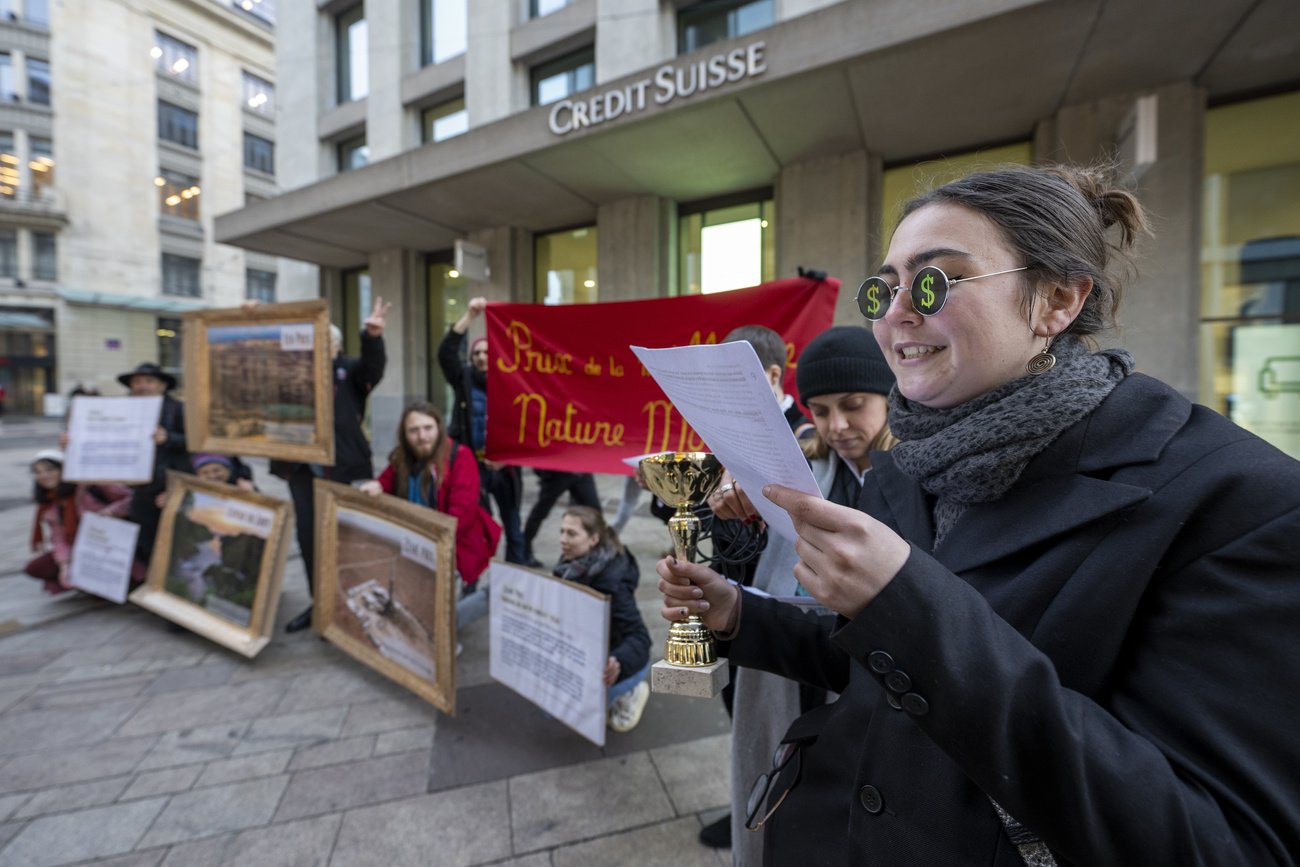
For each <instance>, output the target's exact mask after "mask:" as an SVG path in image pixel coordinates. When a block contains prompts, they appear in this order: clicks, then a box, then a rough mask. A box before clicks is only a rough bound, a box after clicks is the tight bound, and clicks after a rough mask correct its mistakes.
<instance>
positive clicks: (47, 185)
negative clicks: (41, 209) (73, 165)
mask: <svg viewBox="0 0 1300 867" xmlns="http://www.w3.org/2000/svg"><path fill="white" fill-rule="evenodd" d="M27 150H28V160H27V168H28V169H30V170H31V177H32V196H33V197H34V198H38V199H39V198H42V197H43V196H47V195H49V194H51V193H53V192H54V142H52V141H50V140H49V139H47V138H36V137H35V136H31V137H29V138H28V139H27Z"/></svg>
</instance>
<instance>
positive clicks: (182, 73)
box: [149, 30, 199, 84]
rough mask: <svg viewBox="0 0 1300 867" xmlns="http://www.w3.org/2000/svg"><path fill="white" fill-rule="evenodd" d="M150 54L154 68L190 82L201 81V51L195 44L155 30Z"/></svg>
mask: <svg viewBox="0 0 1300 867" xmlns="http://www.w3.org/2000/svg"><path fill="white" fill-rule="evenodd" d="M149 54H150V55H152V57H153V61H154V68H156V69H157V70H158V71H159V72H161V73H164V74H166V75H169V76H171V77H172V78H179V79H180V80H181V81H188V82H189V83H190V84H198V83H199V53H198V51H197V50H196V49H195V48H194V46H193V45H186V44H185V43H184V42H181V41H180V40H179V39H173V38H171V37H170V36H168V35H167V34H166V33H159V32H158V31H157V30H155V31H154V32H153V49H152V50H150V52H149Z"/></svg>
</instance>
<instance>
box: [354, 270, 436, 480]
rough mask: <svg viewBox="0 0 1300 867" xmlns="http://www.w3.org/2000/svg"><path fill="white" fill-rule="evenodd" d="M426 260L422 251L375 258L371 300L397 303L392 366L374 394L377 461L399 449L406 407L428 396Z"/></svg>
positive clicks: (388, 346)
mask: <svg viewBox="0 0 1300 867" xmlns="http://www.w3.org/2000/svg"><path fill="white" fill-rule="evenodd" d="M420 262H421V256H420V254H419V253H417V252H416V251H414V250H406V249H400V248H394V249H390V250H380V251H379V252H377V253H372V254H371V256H370V294H371V297H372V298H374V297H380V298H383V299H384V300H385V301H389V302H392V305H393V307H392V309H391V310H389V311H388V316H387V317H386V318H387V326H386V327H385V329H384V351H385V352H386V353H387V355H388V366H387V367H386V368H385V370H384V378H383V379H382V380H381V381H380V383H379V385H378V386H377V387H376V388H375V390H374V391H373V392H372V393H371V395H370V431H371V439H370V442H371V448H372V450H373V451H374V454H375V457H376V458H380V457H382V456H383V455H386V454H388V452H389V451H390V450H392V448H393V446H394V445H396V443H397V423H398V421H400V420H401V417H402V410H403V409H405V408H406V405H407V404H409V403H410V402H411V401H413V400H417V399H419V400H423V399H425V398H426V396H427V395H428V388H429V386H428V371H429V349H428V347H429V337H428V321H429V313H428V302H427V300H426V297H425V295H426V293H425V291H424V278H423V273H422V271H421V268H420ZM365 313H366V314H367V315H368V314H369V311H365Z"/></svg>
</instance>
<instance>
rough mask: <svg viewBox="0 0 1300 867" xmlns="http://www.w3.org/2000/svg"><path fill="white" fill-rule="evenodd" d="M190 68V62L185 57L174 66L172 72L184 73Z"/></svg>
mask: <svg viewBox="0 0 1300 867" xmlns="http://www.w3.org/2000/svg"><path fill="white" fill-rule="evenodd" d="M189 68H190V62H189V61H188V60H186V59H185V58H184V57H182V58H180V59H179V60H177V61H176V62H175V63H173V64H172V72H184V71H185V70H187V69H189Z"/></svg>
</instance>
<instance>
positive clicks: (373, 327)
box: [363, 295, 393, 337]
mask: <svg viewBox="0 0 1300 867" xmlns="http://www.w3.org/2000/svg"><path fill="white" fill-rule="evenodd" d="M392 309H393V305H392V304H391V303H385V302H384V299H383V298H380V297H379V296H377V295H376V296H375V303H374V306H372V307H371V308H370V317H369V318H368V319H366V321H365V322H364V323H363V325H364V326H365V329H366V335H367V336H369V337H380V336H382V335H383V333H384V326H385V325H387V323H386V322H385V321H384V316H385V315H387V313H388V311H389V310H392Z"/></svg>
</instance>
